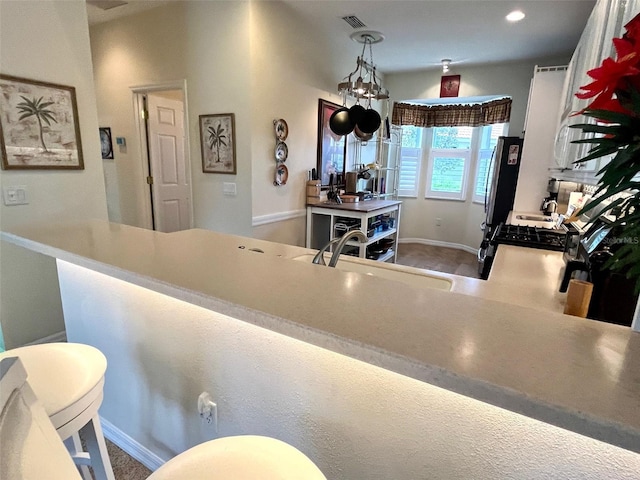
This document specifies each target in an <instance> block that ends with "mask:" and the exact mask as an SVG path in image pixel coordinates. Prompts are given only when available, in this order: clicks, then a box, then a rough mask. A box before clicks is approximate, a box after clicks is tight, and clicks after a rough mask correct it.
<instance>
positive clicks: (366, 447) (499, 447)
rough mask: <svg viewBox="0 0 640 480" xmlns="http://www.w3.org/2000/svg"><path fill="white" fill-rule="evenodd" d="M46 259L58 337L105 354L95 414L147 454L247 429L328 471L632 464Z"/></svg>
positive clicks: (619, 469) (373, 477) (634, 466)
mask: <svg viewBox="0 0 640 480" xmlns="http://www.w3.org/2000/svg"><path fill="white" fill-rule="evenodd" d="M59 265H60V272H59V275H60V279H61V290H62V293H63V298H64V309H65V319H66V321H67V322H68V325H69V332H70V338H71V339H72V340H74V341H82V342H85V343H89V344H92V345H95V346H96V347H98V348H100V350H102V351H103V352H104V353H105V355H106V356H107V359H108V362H109V367H108V369H107V373H106V379H105V389H104V392H105V398H104V403H103V405H102V407H101V411H100V412H101V415H102V416H103V418H105V419H106V420H107V421H108V422H109V423H110V424H111V425H113V426H114V427H115V428H116V429H117V430H118V432H117V433H118V435H121V434H124V435H127V436H128V437H129V438H130V439H132V440H133V442H137V444H139V445H138V446H142V447H143V449H141V450H138V452H141V451H142V452H145V453H148V454H149V455H147V456H146V457H145V458H147V459H149V458H154V456H157V457H160V459H161V460H167V459H169V458H170V457H172V456H173V455H175V454H177V453H179V452H182V451H184V450H185V449H187V448H189V447H191V446H193V445H195V444H197V443H199V442H202V441H205V440H209V439H212V438H216V437H223V436H228V435H238V434H257V435H267V436H272V437H275V438H279V439H281V440H283V441H285V442H287V443H289V444H291V445H294V446H295V447H297V448H299V449H300V450H302V451H303V452H304V453H305V454H306V455H308V456H309V457H310V458H311V459H312V460H313V461H314V462H315V463H316V464H317V465H318V466H319V468H320V469H321V470H322V471H323V473H324V474H325V475H326V477H327V478H329V479H336V480H338V479H368V480H377V479H380V480H390V479H393V480H414V479H424V478H433V479H448V480H455V479H470V478H474V479H476V478H477V479H494V478H496V479H503V478H509V479H522V480H528V479H558V478H562V479H565V480H595V479H602V480H604V479H610V478H615V479H617V480H625V479H628V480H631V479H637V476H638V472H639V471H640V455H638V454H637V453H633V452H630V451H627V450H622V449H620V448H617V447H613V446H611V445H608V444H605V443H602V442H599V441H596V440H593V439H590V438H587V437H584V436H581V435H578V434H574V433H571V432H569V431H566V430H562V429H560V428H557V427H553V426H551V425H548V424H544V423H541V422H539V421H536V420H532V419H530V418H527V417H524V416H522V415H518V414H515V413H512V412H509V411H506V410H503V409H501V408H497V407H494V406H491V405H488V404H485V403H482V402H479V401H477V400H473V399H470V398H467V397H463V396H461V395H458V394H455V393H452V392H449V391H446V390H443V389H441V388H437V387H434V386H431V385H428V384H426V383H423V382H419V381H416V380H413V379H410V378H407V377H404V376H402V375H398V374H395V373H392V372H390V371H387V370H384V369H381V368H378V367H375V366H372V365H369V364H366V363H364V362H361V361H358V360H353V359H351V358H348V357H346V356H343V355H339V354H336V353H333V352H330V351H328V350H325V349H322V348H319V347H315V346H312V345H309V344H306V343H304V342H302V341H299V340H294V339H292V338H289V337H286V336H283V335H281V334H277V333H275V332H272V331H269V330H265V329H263V328H260V327H257V326H255V325H250V324H248V323H245V322H242V321H239V320H235V319H233V318H230V317H228V316H225V315H222V314H219V313H216V312H212V311H210V310H206V309H203V308H200V307H197V306H194V305H191V304H188V303H185V302H182V301H178V300H175V299H172V298H170V297H168V296H165V295H162V294H159V293H156V292H152V291H150V290H147V289H145V288H141V287H138V286H135V285H132V284H130V283H127V282H124V281H121V280H117V279H114V278H112V277H109V276H106V275H103V274H100V273H96V272H92V271H89V270H86V269H84V268H82V267H77V266H74V265H70V264H68V263H66V262H60V264H59ZM105 291H108V292H110V295H104V294H103V292H105ZM194 332H198V333H197V334H194ZM202 391H209V392H210V393H211V394H212V395H213V397H214V399H215V401H216V402H217V404H218V431H217V432H215V431H214V430H213V429H212V428H209V427H207V426H204V425H203V424H202V423H201V421H200V418H199V416H198V413H197V410H196V404H197V398H198V395H199V394H200V393H201V392H202ZM144 449H146V450H144ZM155 466H156V467H157V465H155Z"/></svg>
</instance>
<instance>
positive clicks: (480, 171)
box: [473, 123, 506, 203]
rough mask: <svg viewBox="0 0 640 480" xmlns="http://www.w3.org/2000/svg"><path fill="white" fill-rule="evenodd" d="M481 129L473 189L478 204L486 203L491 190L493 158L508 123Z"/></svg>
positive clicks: (474, 199)
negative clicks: (486, 196)
mask: <svg viewBox="0 0 640 480" xmlns="http://www.w3.org/2000/svg"><path fill="white" fill-rule="evenodd" d="M481 128H482V132H481V135H480V149H479V152H478V162H477V169H476V178H475V182H474V189H473V201H474V202H476V203H484V199H485V193H488V192H489V190H490V189H491V181H492V180H493V165H491V158H492V157H493V150H494V149H495V148H496V144H497V143H498V137H499V136H501V135H505V134H506V123H496V124H494V125H488V126H486V127H481ZM490 166H491V167H492V168H491V171H489V167H490Z"/></svg>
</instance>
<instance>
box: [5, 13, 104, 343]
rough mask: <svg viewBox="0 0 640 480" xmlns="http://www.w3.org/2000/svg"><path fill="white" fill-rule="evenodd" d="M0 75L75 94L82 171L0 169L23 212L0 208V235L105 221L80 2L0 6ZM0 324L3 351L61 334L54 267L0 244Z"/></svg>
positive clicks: (84, 19) (88, 55)
mask: <svg viewBox="0 0 640 480" xmlns="http://www.w3.org/2000/svg"><path fill="white" fill-rule="evenodd" d="M0 32H1V33H0V35H1V37H0V69H1V70H0V71H1V72H2V73H4V74H9V75H14V76H18V77H24V78H29V79H35V80H42V81H45V82H52V83H57V84H62V85H69V86H73V87H75V89H76V97H77V104H78V117H79V124H80V137H81V140H82V148H83V154H84V155H83V156H84V164H85V169H84V170H74V171H68V170H67V171H65V170H32V171H26V170H3V171H1V172H0V181H1V183H2V186H3V187H6V186H11V185H25V186H26V189H27V196H28V200H29V204H28V205H20V206H12V207H7V206H5V205H4V204H2V205H0V229H2V230H7V229H11V227H13V226H18V225H31V224H39V223H46V222H56V223H63V222H73V221H77V220H85V219H90V218H98V219H106V218H107V208H106V203H105V187H104V179H103V174H102V159H101V155H100V141H99V136H98V117H97V113H96V103H95V93H94V86H93V73H92V67H91V52H90V50H89V32H88V27H87V17H86V9H85V5H84V2H68V1H49V2H22V1H4V0H3V1H2V2H0ZM0 278H1V280H0V282H1V286H0V288H1V290H0V320H1V322H2V329H3V332H4V336H5V342H6V346H7V347H8V348H12V347H16V346H19V345H22V344H25V343H29V342H32V341H34V340H37V339H39V338H42V337H46V336H49V335H55V334H57V333H59V332H61V331H63V330H64V322H63V318H62V308H61V305H60V294H59V290H58V282H57V275H56V270H55V261H54V260H53V259H51V258H47V257H44V256H40V255H37V254H34V253H33V252H27V251H26V250H23V249H21V248H18V247H15V246H11V245H9V244H7V243H6V242H2V243H1V244H0Z"/></svg>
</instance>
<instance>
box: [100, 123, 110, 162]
mask: <svg viewBox="0 0 640 480" xmlns="http://www.w3.org/2000/svg"><path fill="white" fill-rule="evenodd" d="M100 150H101V151H102V159H103V160H113V142H112V141H111V129H110V128H109V127H100Z"/></svg>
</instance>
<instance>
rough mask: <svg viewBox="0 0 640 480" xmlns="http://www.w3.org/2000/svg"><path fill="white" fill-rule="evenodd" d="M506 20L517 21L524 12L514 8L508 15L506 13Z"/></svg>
mask: <svg viewBox="0 0 640 480" xmlns="http://www.w3.org/2000/svg"><path fill="white" fill-rule="evenodd" d="M506 18H507V20H509V21H510V22H519V21H520V20H522V19H523V18H524V13H522V11H521V10H514V11H513V12H511V13H510V14H509V15H507V17H506Z"/></svg>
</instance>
